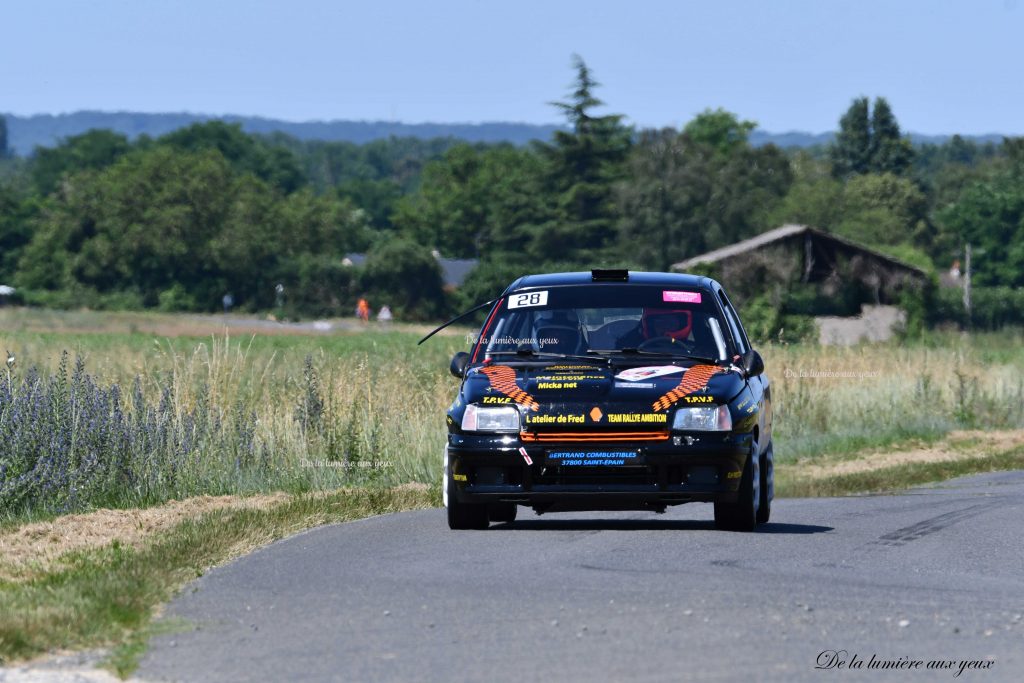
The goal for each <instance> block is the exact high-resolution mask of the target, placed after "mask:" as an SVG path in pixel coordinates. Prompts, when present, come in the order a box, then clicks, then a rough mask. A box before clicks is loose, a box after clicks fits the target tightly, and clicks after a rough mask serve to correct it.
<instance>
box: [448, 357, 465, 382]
mask: <svg viewBox="0 0 1024 683" xmlns="http://www.w3.org/2000/svg"><path fill="white" fill-rule="evenodd" d="M467 365H469V354H468V353H466V352H465V351H459V352H458V353H457V354H455V355H454V356H452V364H451V366H450V367H449V368H448V369H449V370H451V373H452V374H453V375H455V376H456V377H458V378H459V379H462V377H463V376H465V374H466V366H467Z"/></svg>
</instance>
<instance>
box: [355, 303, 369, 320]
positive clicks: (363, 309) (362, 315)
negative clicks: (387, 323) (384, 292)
mask: <svg viewBox="0 0 1024 683" xmlns="http://www.w3.org/2000/svg"><path fill="white" fill-rule="evenodd" d="M356 316H357V317H358V318H359V319H360V320H362V321H363V322H364V323H365V322H369V321H370V302H368V301H367V300H366V297H361V298H360V299H359V303H358V304H356Z"/></svg>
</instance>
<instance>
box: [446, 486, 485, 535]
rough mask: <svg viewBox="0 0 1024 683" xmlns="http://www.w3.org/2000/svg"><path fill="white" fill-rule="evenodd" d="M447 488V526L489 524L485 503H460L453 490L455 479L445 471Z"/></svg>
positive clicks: (473, 527)
mask: <svg viewBox="0 0 1024 683" xmlns="http://www.w3.org/2000/svg"><path fill="white" fill-rule="evenodd" d="M445 478H446V479H447V481H446V482H445V486H446V487H447V488H448V528H449V529H486V528H487V527H488V525H489V524H490V520H489V519H488V517H487V504H486V503H462V502H460V501H459V496H458V494H457V493H456V491H455V481H454V480H453V479H452V478H451V475H450V474H447V473H446V476H445Z"/></svg>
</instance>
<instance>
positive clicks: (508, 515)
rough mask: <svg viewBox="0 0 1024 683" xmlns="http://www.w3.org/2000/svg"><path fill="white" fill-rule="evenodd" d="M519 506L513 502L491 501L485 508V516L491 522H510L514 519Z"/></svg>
mask: <svg viewBox="0 0 1024 683" xmlns="http://www.w3.org/2000/svg"><path fill="white" fill-rule="evenodd" d="M518 511H519V506H518V505H516V504H515V503H491V505H490V507H489V508H488V509H487V516H488V517H489V518H490V520H491V521H492V522H501V523H505V524H508V523H511V522H514V521H516V513H517V512H518Z"/></svg>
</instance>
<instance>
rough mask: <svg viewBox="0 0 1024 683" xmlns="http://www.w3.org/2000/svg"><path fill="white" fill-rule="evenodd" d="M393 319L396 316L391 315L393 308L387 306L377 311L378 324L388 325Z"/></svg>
mask: <svg viewBox="0 0 1024 683" xmlns="http://www.w3.org/2000/svg"><path fill="white" fill-rule="evenodd" d="M393 317H394V316H392V315H391V307H390V306H388V305H387V304H384V305H383V306H381V307H380V310H379V311H377V322H379V323H381V324H383V325H387V324H388V323H390V322H391V319H392V318H393Z"/></svg>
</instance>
